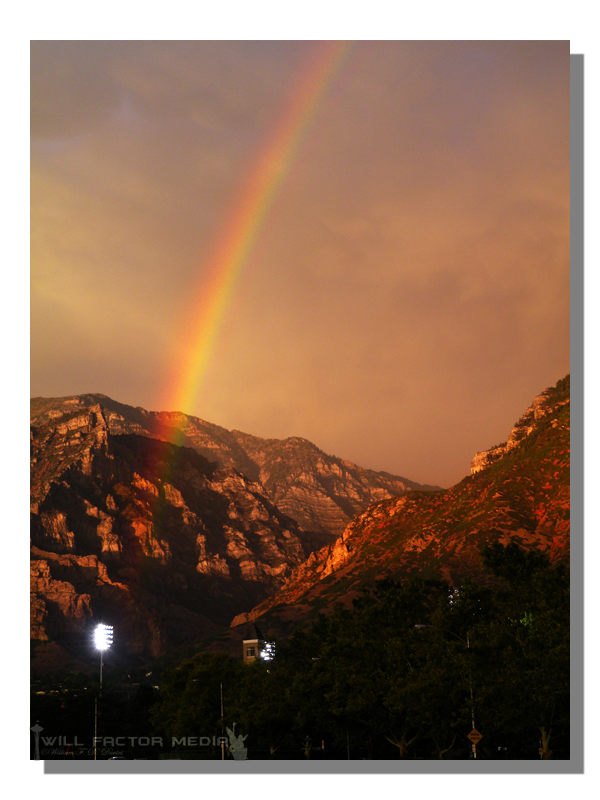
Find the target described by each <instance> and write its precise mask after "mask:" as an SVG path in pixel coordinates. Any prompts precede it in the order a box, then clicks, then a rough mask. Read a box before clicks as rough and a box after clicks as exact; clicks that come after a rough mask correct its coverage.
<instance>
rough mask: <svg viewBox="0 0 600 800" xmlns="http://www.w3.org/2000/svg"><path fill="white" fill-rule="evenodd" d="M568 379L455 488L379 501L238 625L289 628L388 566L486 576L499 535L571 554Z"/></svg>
mask: <svg viewBox="0 0 600 800" xmlns="http://www.w3.org/2000/svg"><path fill="white" fill-rule="evenodd" d="M569 389H570V387H569V379H568V377H567V378H565V379H564V380H562V381H559V382H558V384H557V385H556V387H554V388H553V389H549V390H547V391H545V392H544V393H543V394H541V395H540V396H539V397H538V398H536V400H535V401H534V403H533V405H532V406H531V408H530V409H528V411H527V412H526V413H525V415H524V416H523V417H522V418H521V420H519V422H518V423H517V424H516V425H515V426H514V428H513V429H512V431H511V435H510V437H509V439H508V441H507V443H506V445H503V446H502V448H496V449H497V450H500V449H501V452H498V454H495V457H494V458H488V459H487V460H486V461H485V462H484V461H482V462H481V464H482V467H483V468H480V469H478V470H475V471H474V472H473V474H472V475H471V476H469V477H467V478H465V479H464V480H463V481H461V482H460V483H458V484H457V485H456V486H453V487H452V488H451V489H449V490H447V491H437V492H411V493H409V494H406V495H404V496H403V497H399V498H392V499H388V500H385V501H384V502H381V503H376V504H373V505H372V506H371V507H369V508H368V509H367V510H366V511H364V512H363V513H362V514H360V515H359V516H358V517H357V518H356V519H355V520H354V521H353V522H352V523H351V524H350V525H348V527H347V528H346V530H345V531H344V533H343V534H342V536H341V537H339V538H338V539H337V540H336V541H335V542H334V543H332V544H329V545H328V546H326V547H324V548H323V549H321V550H319V551H318V552H315V553H313V554H312V555H311V556H310V557H309V558H308V559H307V560H306V561H305V562H304V563H303V564H301V565H300V566H299V567H297V568H296V570H294V572H293V573H292V575H291V576H290V577H289V578H288V579H287V581H286V583H285V584H284V585H283V587H282V588H281V589H279V590H278V591H277V592H276V593H275V594H273V595H271V596H270V597H269V598H267V599H266V600H265V601H263V602H262V603H261V604H260V605H259V606H258V607H256V608H255V609H253V610H252V611H251V612H250V613H243V614H240V615H238V616H236V617H235V618H234V620H233V622H232V626H237V625H240V624H242V623H248V622H249V621H253V620H255V619H258V618H259V617H262V618H263V622H261V623H260V624H261V627H263V626H264V628H265V629H266V630H269V631H270V633H271V635H285V634H287V633H288V632H289V630H290V629H291V627H293V626H295V625H297V624H299V623H300V624H306V623H308V622H310V621H312V620H314V618H315V616H316V614H317V613H318V612H319V611H323V610H325V609H327V608H331V606H332V604H333V603H334V602H344V603H349V602H350V600H351V599H352V598H353V597H355V596H356V594H357V592H358V590H359V589H360V588H361V587H362V586H365V585H369V584H372V583H373V582H374V581H375V580H377V579H379V578H383V577H386V576H391V577H393V578H395V579H396V580H401V579H404V578H406V577H408V576H410V575H414V574H419V575H421V576H422V577H437V578H443V579H446V580H448V581H450V582H452V583H455V584H459V583H460V581H461V580H462V579H463V578H464V577H466V576H467V575H470V576H472V577H474V578H476V579H479V580H485V575H484V573H483V570H482V568H481V560H480V550H481V547H482V546H483V545H484V544H489V543H491V542H494V541H500V542H502V543H508V542H509V541H511V540H515V541H517V542H518V543H519V544H521V545H522V546H524V547H530V548H536V549H540V550H543V551H546V552H548V553H549V555H550V557H551V558H552V559H565V560H566V559H568V558H569V532H570V523H569V518H570V512H569V509H570V505H569V504H570V416H569V412H570V403H569Z"/></svg>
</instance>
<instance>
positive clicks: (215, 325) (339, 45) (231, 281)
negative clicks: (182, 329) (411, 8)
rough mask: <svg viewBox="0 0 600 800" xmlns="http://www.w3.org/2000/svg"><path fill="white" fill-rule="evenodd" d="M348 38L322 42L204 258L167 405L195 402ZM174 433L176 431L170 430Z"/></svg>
mask: <svg viewBox="0 0 600 800" xmlns="http://www.w3.org/2000/svg"><path fill="white" fill-rule="evenodd" d="M350 46H351V44H350V43H349V42H321V43H319V44H318V46H317V47H316V48H315V52H314V53H313V54H312V58H311V59H310V61H309V63H308V65H307V67H306V68H305V69H304V70H303V72H302V74H301V76H300V79H299V80H298V81H297V83H296V86H295V88H294V90H293V92H292V94H291V96H290V99H289V102H288V104H287V107H286V109H285V112H284V114H283V115H282V116H281V117H280V119H279V121H278V124H277V125H276V126H275V129H274V130H273V132H272V135H271V136H270V138H269V140H268V142H267V144H266V146H265V147H264V148H263V150H262V152H261V153H260V156H259V158H258V159H257V161H256V163H255V165H254V168H253V169H252V171H251V172H250V176H249V179H248V180H247V181H246V182H245V184H244V185H243V186H242V188H241V191H240V192H239V194H238V196H237V198H236V202H235V203H234V206H233V209H232V211H231V213H230V214H229V217H228V221H227V223H226V224H225V226H224V228H223V230H222V231H221V235H220V236H219V238H218V240H217V241H216V243H215V246H214V248H213V250H212V253H211V255H210V256H209V259H208V264H207V269H206V270H205V276H206V277H205V278H203V280H202V282H201V285H200V287H199V290H198V292H197V296H196V298H195V300H194V302H193V303H192V308H191V312H192V313H191V315H190V320H191V321H190V324H189V325H188V327H187V329H186V330H187V331H188V333H187V334H186V337H185V338H186V342H187V345H186V348H185V350H184V351H183V353H182V356H181V358H180V359H179V360H178V363H177V366H176V370H175V375H174V377H173V378H172V379H171V380H170V382H169V386H168V388H167V391H166V395H165V405H164V406H163V407H166V408H167V409H179V410H180V411H181V412H187V413H189V412H190V411H191V410H192V409H193V407H194V400H195V398H196V397H197V396H198V392H199V388H200V385H201V382H202V379H203V377H204V375H205V373H206V369H207V366H208V363H209V360H210V357H211V353H212V351H213V348H214V344H215V340H216V337H217V334H218V332H219V326H220V323H221V321H222V320H223V317H224V314H225V311H226V308H227V306H228V302H229V300H230V298H231V295H232V292H233V290H234V288H235V285H236V283H237V281H238V279H239V277H240V275H241V273H242V271H243V269H244V266H245V263H246V261H247V259H248V255H249V253H250V251H251V250H252V248H253V246H254V244H255V243H256V240H257V237H258V235H259V233H260V231H261V228H262V227H263V224H264V222H265V219H266V217H267V214H268V212H269V210H270V208H271V206H272V204H273V200H274V199H275V197H276V195H277V192H278V190H279V189H280V187H281V185H282V183H283V181H284V179H285V177H286V175H287V174H288V172H289V169H290V166H291V165H292V163H293V161H294V158H295V156H296V155H297V153H298V148H299V146H300V144H301V142H302V140H303V139H304V137H305V135H306V133H307V130H308V128H309V126H310V124H311V122H312V121H313V119H314V117H315V114H316V112H317V110H318V108H319V106H320V104H321V102H322V100H323V97H324V96H325V94H326V93H327V91H328V89H329V87H330V86H331V84H332V81H333V79H334V78H335V76H336V74H337V72H338V70H339V68H340V65H341V63H342V61H343V60H344V58H345V57H346V56H347V54H348V52H349V50H350ZM172 433H174V431H172Z"/></svg>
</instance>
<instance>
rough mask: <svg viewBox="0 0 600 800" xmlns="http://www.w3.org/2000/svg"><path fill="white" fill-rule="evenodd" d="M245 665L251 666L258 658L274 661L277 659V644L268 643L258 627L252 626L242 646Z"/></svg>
mask: <svg viewBox="0 0 600 800" xmlns="http://www.w3.org/2000/svg"><path fill="white" fill-rule="evenodd" d="M242 647H243V651H242V656H243V658H244V664H251V663H252V662H253V661H256V659H257V658H260V659H262V660H263V661H272V660H273V659H274V658H275V642H268V641H267V640H266V639H265V637H264V636H263V635H262V633H261V632H260V631H259V629H258V627H257V626H256V625H250V626H249V628H248V630H247V631H246V638H245V639H244V643H243V645H242Z"/></svg>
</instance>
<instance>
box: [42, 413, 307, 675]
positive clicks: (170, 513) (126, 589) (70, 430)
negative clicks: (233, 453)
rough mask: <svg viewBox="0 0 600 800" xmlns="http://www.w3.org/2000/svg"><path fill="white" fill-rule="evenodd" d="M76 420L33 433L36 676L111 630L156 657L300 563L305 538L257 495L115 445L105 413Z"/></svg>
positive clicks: (183, 455)
mask: <svg viewBox="0 0 600 800" xmlns="http://www.w3.org/2000/svg"><path fill="white" fill-rule="evenodd" d="M72 407H73V410H72V411H71V412H70V413H66V414H62V415H60V416H56V415H55V414H50V415H46V419H47V420H48V421H47V422H45V423H42V424H37V425H34V426H33V427H32V429H31V451H32V452H31V484H32V489H31V543H32V549H31V592H32V605H31V617H32V619H31V629H32V639H33V640H34V642H35V644H36V647H35V650H36V653H37V655H38V662H39V663H40V664H43V665H44V666H48V661H50V662H52V661H53V658H54V656H56V658H54V660H55V661H56V659H58V661H59V662H60V663H63V662H64V658H65V655H68V656H69V658H70V660H71V661H74V662H76V661H77V660H78V659H81V660H83V661H85V659H86V654H87V655H89V653H90V651H91V647H90V638H89V637H90V632H91V629H92V626H93V625H94V624H95V623H96V622H98V621H102V620H104V621H107V620H110V621H111V622H112V623H113V624H114V625H115V626H116V627H118V630H119V637H118V639H119V642H120V644H119V645H118V646H117V645H115V647H116V648H117V650H118V649H119V648H120V651H121V655H122V656H123V658H126V659H131V658H139V659H140V660H144V659H148V658H151V657H154V656H157V655H160V654H161V653H163V652H165V650H167V649H168V648H170V647H173V646H177V645H179V644H181V643H182V642H185V641H189V640H192V639H197V638H200V637H201V636H203V635H206V634H207V633H209V632H211V631H215V630H217V629H219V627H220V626H222V625H223V624H227V623H228V622H229V620H230V619H231V617H232V616H233V614H235V613H236V612H237V611H239V609H240V608H241V607H244V606H245V607H246V608H250V607H252V605H254V604H255V603H256V602H258V601H260V600H261V599H263V598H264V597H266V596H267V595H268V594H269V593H270V592H272V591H274V590H275V589H276V588H277V587H278V586H279V585H281V583H282V581H283V580H284V579H285V577H286V576H287V575H288V574H289V573H290V571H291V568H292V567H293V566H296V565H298V564H299V563H301V562H302V561H303V560H304V557H305V554H304V549H303V545H302V541H301V538H300V536H301V532H300V530H299V528H298V526H297V525H296V523H295V522H294V520H292V519H290V518H289V517H286V516H285V515H284V514H282V513H281V512H280V511H279V510H278V509H277V508H276V507H275V505H274V504H273V503H272V502H271V500H270V499H269V498H268V497H267V496H266V495H265V493H264V490H263V488H262V486H261V485H260V484H258V483H255V482H253V481H251V480H249V479H248V478H247V477H245V476H243V475H242V474H240V473H239V472H237V471H235V470H233V469H219V468H218V467H217V465H216V464H211V463H210V462H209V461H207V460H206V459H205V458H204V457H203V456H201V455H199V454H198V453H197V452H196V451H195V450H193V449H190V448H182V447H177V446H175V445H172V444H170V443H168V442H164V441H160V440H158V439H152V438H148V437H142V436H139V435H136V434H131V433H121V434H113V433H111V432H110V429H109V424H108V421H107V418H106V415H105V413H104V411H103V408H102V407H101V406H100V405H92V406H91V407H87V408H86V407H83V408H82V407H80V406H79V404H72ZM61 659H62V661H61ZM35 663H36V662H35V660H34V669H35Z"/></svg>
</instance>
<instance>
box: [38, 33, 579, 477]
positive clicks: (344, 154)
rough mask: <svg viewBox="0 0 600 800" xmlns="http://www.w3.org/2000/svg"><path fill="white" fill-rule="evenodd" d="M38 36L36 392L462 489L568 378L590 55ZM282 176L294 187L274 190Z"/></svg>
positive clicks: (379, 44)
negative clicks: (280, 141) (260, 181)
mask: <svg viewBox="0 0 600 800" xmlns="http://www.w3.org/2000/svg"><path fill="white" fill-rule="evenodd" d="M330 51H331V45H328V44H327V43H321V42H311V41H307V42H293V41H291V42H290V41H286V42H277V41H269V42H259V41H251V42H243V41H242V42H240V41H236V42H216V41H209V42H202V41H194V42H182V41H172V42H156V41H152V42H151V41H139V42H127V41H110V42H95V41H85V42H77V41H61V42H55V41H37V42H33V43H32V48H31V120H32V140H31V181H32V183H31V202H32V223H31V232H32V253H31V298H32V299H31V394H32V396H40V395H41V396H63V395H69V394H78V393H83V392H101V393H103V394H106V395H109V396H110V397H113V398H114V399H116V400H119V401H121V402H124V403H129V404H132V405H136V406H137V405H139V406H143V407H144V408H147V409H151V410H180V411H184V412H187V413H189V414H194V415H197V416H199V417H202V418H203V419H206V420H209V421H211V422H214V423H217V424H219V425H222V426H224V427H226V428H229V429H232V428H237V429H239V430H243V431H246V432H248V433H253V434H255V435H258V436H264V437H277V438H284V437H287V436H303V437H305V438H307V439H310V440H311V441H313V442H314V443H315V444H317V445H318V446H319V447H321V448H322V449H323V450H325V451H326V452H328V453H332V454H335V455H338V456H341V457H343V458H347V459H350V460H352V461H355V462H357V463H359V464H361V465H362V466H365V467H370V468H373V469H378V470H387V471H390V472H393V473H396V474H399V475H403V476H405V477H408V478H411V479H413V480H418V481H423V482H428V483H438V484H440V485H443V486H449V485H451V484H452V483H455V482H456V481H458V480H460V479H461V478H462V477H464V475H466V474H467V473H468V472H469V464H470V460H471V458H472V456H473V454H474V453H475V452H476V451H477V450H481V449H485V448H487V447H490V446H491V445H493V444H496V443H497V442H499V441H502V440H504V439H505V438H506V436H507V434H508V432H509V430H510V427H511V425H512V424H513V423H514V422H515V421H516V419H517V418H518V417H519V416H520V415H521V414H522V413H523V411H525V409H526V407H527V406H528V405H529V404H530V402H531V401H532V399H533V397H534V396H535V395H536V394H538V393H539V392H540V391H542V390H543V389H544V388H546V387H547V386H549V385H551V384H554V383H555V382H556V381H557V380H558V379H559V378H561V377H563V376H564V375H565V374H566V373H567V372H568V371H569V43H568V42H567V41H565V42H528V41H520V42H451V41H450V42H415V41H411V42H401V41H392V42H386V41H376V42H364V41H363V42H355V43H353V44H351V45H349V46H348V47H346V48H343V55H342V57H341V58H339V59H338V61H336V64H335V70H332V71H330V72H328V73H327V76H326V79H325V78H324V79H323V80H322V81H321V82H320V83H319V84H318V86H317V88H318V92H317V91H315V93H314V95H313V96H312V100H311V104H310V114H306V115H305V116H304V117H302V122H303V125H302V126H298V128H297V129H296V130H295V135H294V137H293V145H294V147H293V148H288V149H287V150H285V151H284V152H283V155H285V156H286V158H287V161H286V163H285V168H283V167H282V169H281V171H280V180H279V182H278V183H277V185H276V187H275V188H274V190H273V191H272V193H271V195H270V196H269V202H268V204H266V203H263V205H262V206H261V208H262V209H263V211H264V213H263V215H262V217H260V219H258V217H257V218H256V220H255V221H256V225H255V236H254V238H253V240H252V246H251V247H250V248H249V249H248V251H247V252H245V253H244V257H243V259H241V261H240V263H239V265H238V269H237V272H236V274H235V280H232V281H231V285H230V286H229V288H228V290H227V292H226V293H224V294H223V296H222V297H221V303H220V306H219V313H218V315H217V316H216V317H215V322H214V325H212V327H211V334H212V336H211V339H210V345H207V346H206V347H205V351H206V352H205V353H204V355H205V364H204V367H203V369H202V371H201V372H198V376H197V377H198V380H197V382H196V384H195V390H194V393H193V395H189V396H188V397H187V399H186V402H187V407H185V408H178V409H173V408H170V407H168V406H167V405H166V404H168V403H169V402H170V401H171V400H172V399H173V398H174V397H177V396H182V395H181V393H180V394H179V395H178V394H177V393H176V392H174V385H176V384H177V381H178V380H179V378H178V376H180V375H181V374H182V372H185V371H186V369H187V370H189V369H190V367H189V365H188V366H187V367H186V364H188V362H189V350H190V343H191V342H194V341H195V338H194V337H195V336H196V335H197V330H196V327H197V322H198V320H197V319H196V317H197V316H198V315H201V314H202V313H205V311H203V309H206V308H207V306H206V304H203V298H209V295H210V292H211V288H210V287H211V280H212V278H211V274H212V273H211V270H212V271H214V255H213V254H214V252H215V248H216V247H218V244H219V242H220V241H222V239H223V236H224V235H225V233H224V232H226V231H227V230H229V229H230V227H231V224H232V218H234V217H235V214H236V208H238V205H239V198H240V197H243V196H244V191H245V190H246V188H247V186H248V182H249V180H250V179H251V177H252V176H253V175H254V176H255V175H256V170H257V165H258V164H261V163H263V162H262V160H261V159H263V157H264V155H265V153H266V152H269V147H270V144H269V143H271V142H273V140H274V135H275V134H276V132H277V131H278V130H280V128H281V123H282V120H285V119H288V118H289V111H290V108H292V109H293V108H294V103H295V98H298V96H299V91H300V90H302V88H303V87H306V86H307V85H308V84H307V81H308V77H307V76H310V75H311V74H313V72H314V68H315V64H319V63H321V62H322V60H323V58H325V59H326V58H327V53H328V52H330ZM272 188H273V187H272Z"/></svg>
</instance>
